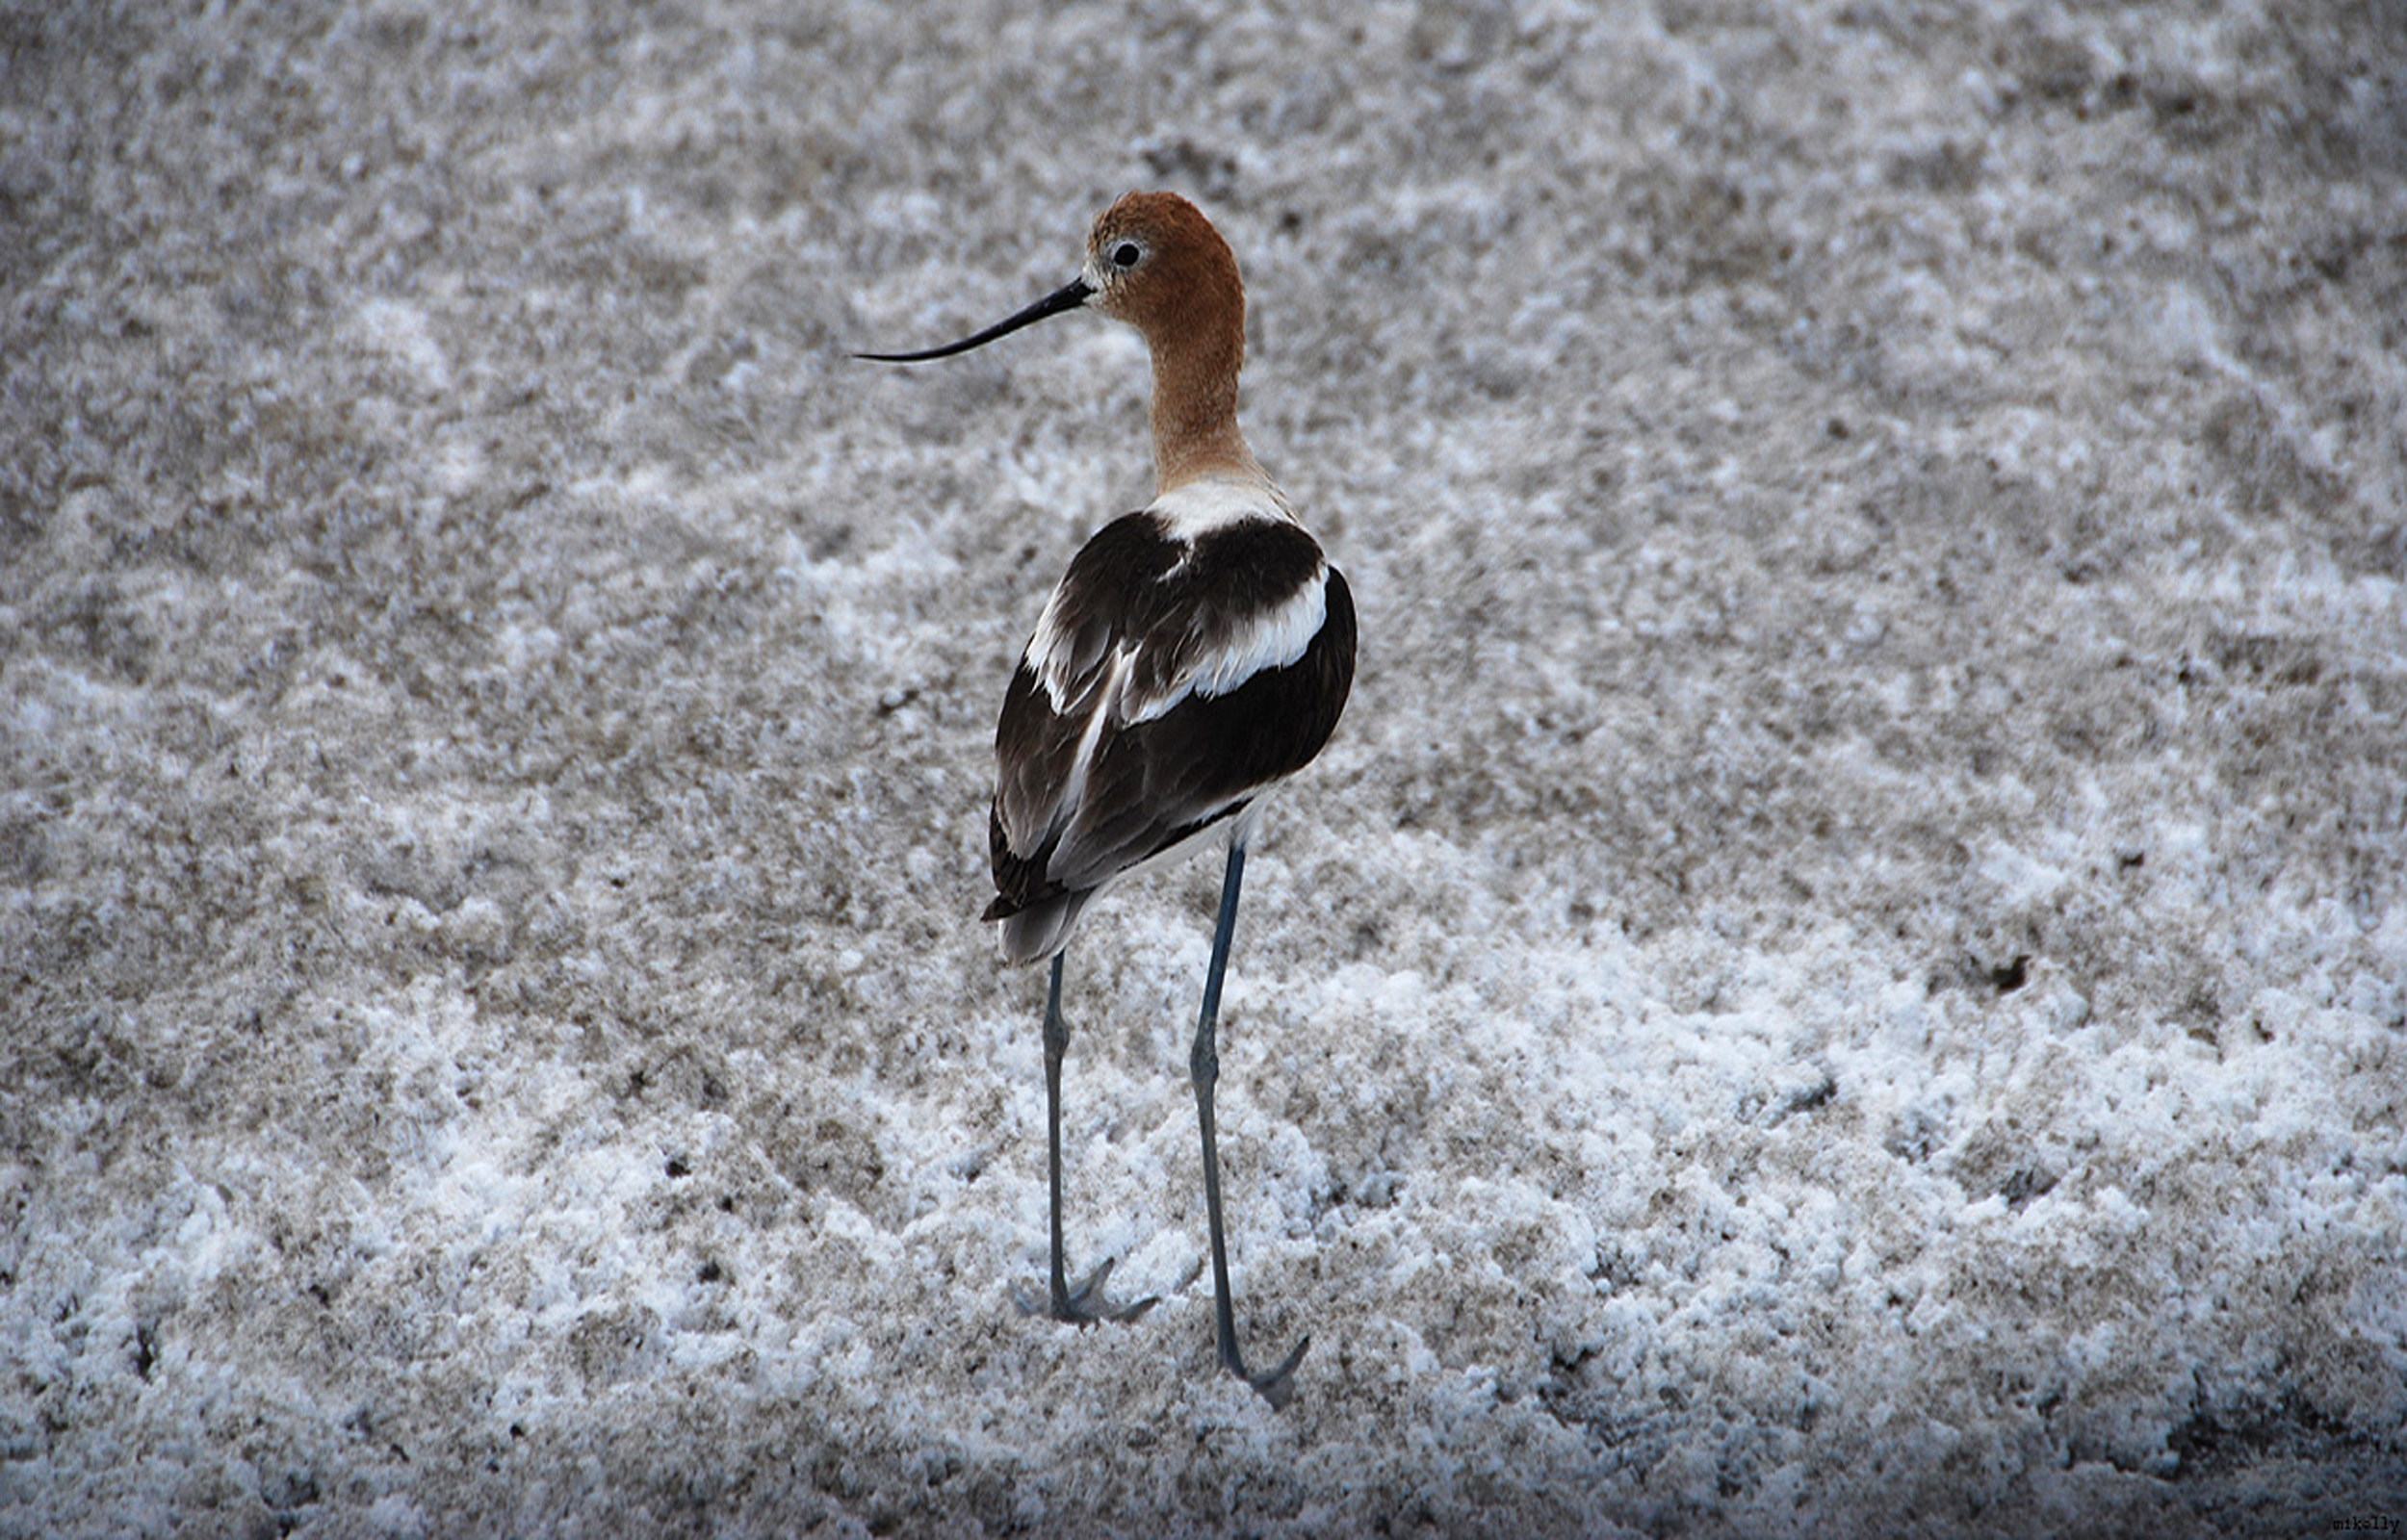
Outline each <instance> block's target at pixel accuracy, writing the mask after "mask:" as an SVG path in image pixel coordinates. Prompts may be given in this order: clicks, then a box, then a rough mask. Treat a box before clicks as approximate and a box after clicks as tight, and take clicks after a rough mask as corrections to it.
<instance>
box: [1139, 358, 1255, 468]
mask: <svg viewBox="0 0 2407 1540" xmlns="http://www.w3.org/2000/svg"><path fill="white" fill-rule="evenodd" d="M1152 354H1153V407H1152V421H1153V480H1154V485H1155V488H1156V490H1158V491H1162V492H1167V491H1169V490H1170V489H1171V488H1173V487H1175V486H1178V485H1180V484H1182V483H1185V482H1188V481H1195V480H1200V479H1203V478H1204V477H1206V476H1215V475H1221V476H1225V475H1231V474H1234V475H1246V476H1260V475H1262V467H1261V464H1260V462H1259V461H1257V460H1255V458H1254V451H1253V449H1250V448H1248V447H1247V445H1246V442H1245V434H1244V433H1243V432H1242V431H1241V430H1240V429H1239V428H1238V426H1237V372H1238V370H1239V369H1241V368H1242V367H1243V366H1244V363H1245V342H1244V338H1243V336H1242V334H1240V335H1238V336H1237V337H1235V338H1234V339H1229V340H1217V341H1216V340H1212V339H1208V338H1206V339H1199V338H1195V337H1193V336H1192V335H1190V336H1187V337H1182V338H1180V339H1178V340H1177V341H1175V342H1161V341H1156V342H1154V343H1153V345H1152Z"/></svg>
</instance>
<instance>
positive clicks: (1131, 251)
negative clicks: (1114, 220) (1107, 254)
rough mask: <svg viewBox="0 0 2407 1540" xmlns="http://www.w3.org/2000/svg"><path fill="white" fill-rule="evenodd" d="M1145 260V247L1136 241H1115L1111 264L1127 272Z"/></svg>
mask: <svg viewBox="0 0 2407 1540" xmlns="http://www.w3.org/2000/svg"><path fill="white" fill-rule="evenodd" d="M1144 260H1145V247H1143V246H1142V245H1139V244H1137V243H1136V242H1134V241H1120V242H1115V243H1114V244H1113V245H1112V249H1111V265H1112V266H1113V267H1115V268H1118V269H1120V270H1121V271H1123V272H1126V271H1127V270H1128V269H1130V268H1133V267H1135V266H1136V265H1137V264H1138V263H1140V262H1143V261H1144Z"/></svg>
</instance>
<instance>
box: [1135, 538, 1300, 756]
mask: <svg viewBox="0 0 2407 1540" xmlns="http://www.w3.org/2000/svg"><path fill="white" fill-rule="evenodd" d="M1328 618H1329V569H1328V568H1327V567H1326V566H1324V567H1323V568H1322V569H1321V570H1320V571H1319V572H1317V573H1315V574H1313V575H1312V580H1311V581H1310V582H1307V583H1306V584H1305V585H1304V586H1303V587H1302V588H1301V589H1299V590H1297V591H1296V593H1295V594H1294V596H1293V597H1291V598H1289V599H1286V600H1284V601H1282V602H1281V603H1279V604H1278V605H1276V606H1274V607H1273V608H1270V609H1266V610H1264V611H1262V612H1261V613H1260V614H1259V615H1256V616H1255V617H1254V618H1253V619H1251V620H1249V621H1248V622H1246V624H1245V625H1243V626H1241V627H1239V628H1238V629H1237V630H1236V631H1235V633H1234V634H1232V635H1231V636H1230V637H1229V640H1228V641H1227V642H1226V643H1224V644H1222V645H1221V646H1219V647H1217V648H1214V649H1213V650H1212V651H1210V652H1208V653H1205V654H1204V655H1202V656H1200V657H1198V658H1197V659H1196V660H1195V664H1194V666H1193V667H1192V668H1190V669H1188V670H1187V671H1185V672H1184V673H1182V674H1181V675H1179V676H1178V678H1177V679H1175V680H1171V681H1170V687H1169V688H1168V689H1166V690H1163V691H1161V692H1160V693H1159V694H1157V695H1156V696H1154V697H1153V698H1152V699H1151V700H1145V701H1129V702H1126V703H1124V704H1123V707H1122V719H1123V720H1124V721H1127V722H1131V723H1135V722H1151V721H1152V720H1153V719H1154V718H1155V717H1158V716H1162V715H1165V714H1166V713H1168V712H1169V711H1170V710H1171V709H1172V708H1174V707H1175V706H1178V703H1179V702H1181V701H1183V700H1185V699H1186V698H1187V697H1188V696H1189V695H1200V696H1203V697H1204V699H1206V700H1209V699H1211V698H1212V697H1213V696H1216V695H1227V694H1228V693H1229V691H1231V690H1234V689H1236V688H1238V687H1239V686H1241V685H1243V684H1244V683H1245V681H1246V680H1250V679H1252V678H1254V676H1255V675H1256V674H1259V673H1262V672H1263V671H1264V670H1266V669H1274V668H1287V667H1290V666H1292V665H1293V664H1294V663H1295V662H1296V661H1297V660H1298V659H1300V658H1302V657H1303V656H1304V655H1305V653H1306V652H1307V650H1309V649H1310V647H1311V645H1312V638H1313V637H1315V636H1318V635H1319V634H1320V630H1321V623H1322V622H1323V621H1325V620H1327V619H1328Z"/></svg>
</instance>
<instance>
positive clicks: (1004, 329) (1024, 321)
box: [852, 278, 1095, 364]
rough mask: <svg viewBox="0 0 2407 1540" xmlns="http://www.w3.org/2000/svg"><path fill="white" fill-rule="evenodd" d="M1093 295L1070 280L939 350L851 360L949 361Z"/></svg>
mask: <svg viewBox="0 0 2407 1540" xmlns="http://www.w3.org/2000/svg"><path fill="white" fill-rule="evenodd" d="M1094 295H1095V291H1094V290H1093V289H1091V288H1089V287H1088V286H1087V281H1086V280H1085V279H1084V278H1073V279H1071V280H1070V282H1069V283H1068V284H1066V285H1064V286H1063V287H1061V288H1059V289H1056V290H1054V291H1053V292H1052V293H1051V294H1049V295H1046V296H1045V297H1044V298H1042V299H1040V300H1038V301H1037V302H1036V303H1035V304H1033V305H1030V306H1029V307H1028V308H1027V309H1025V310H1023V311H1022V312H1020V314H1018V315H1016V316H1013V317H1012V318H1010V319H1009V320H1007V321H996V323H995V324H994V325H992V326H989V327H987V328H986V330H984V331H982V332H980V333H978V334H977V335H976V336H974V337H964V338H963V339H962V340H961V341H959V342H957V343H946V344H945V346H944V347H926V348H922V349H920V350H919V352H916V353H855V354H853V355H852V356H853V357H855V358H866V359H868V360H870V361H871V362H872V363H879V364H917V363H919V362H920V361H922V360H924V359H930V358H950V357H951V356H952V355H953V354H955V353H966V352H968V351H969V350H970V349H971V348H972V347H985V346H986V345H987V344H988V343H991V342H993V341H994V340H995V339H996V338H997V337H1008V336H1009V335H1011V334H1012V333H1013V332H1015V331H1018V330H1019V329H1020V328H1021V327H1022V326H1032V325H1034V324H1035V323H1036V322H1038V321H1043V320H1044V319H1045V318H1046V317H1048V316H1058V315H1060V314H1061V313H1062V312H1063V311H1065V310H1075V309H1077V308H1078V307H1079V306H1080V305H1083V304H1085V303H1086V302H1087V301H1088V300H1089V299H1091V298H1093V297H1094Z"/></svg>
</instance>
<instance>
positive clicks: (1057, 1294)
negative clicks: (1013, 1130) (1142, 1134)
mask: <svg viewBox="0 0 2407 1540" xmlns="http://www.w3.org/2000/svg"><path fill="white" fill-rule="evenodd" d="M1067 950H1068V949H1067V948H1065V949H1064V950H1063V951H1062V952H1056V953H1054V954H1053V977H1052V982H1051V983H1050V984H1049V985H1048V986H1047V987H1046V990H1045V1152H1046V1168H1047V1172H1048V1176H1049V1177H1050V1179H1051V1184H1052V1193H1051V1196H1052V1213H1053V1266H1052V1275H1051V1277H1050V1278H1049V1279H1048V1284H1049V1285H1050V1287H1049V1291H1048V1292H1049V1295H1050V1297H1049V1298H1048V1299H1043V1300H1039V1299H1033V1298H1030V1297H1029V1296H1026V1295H1024V1294H1022V1295H1019V1296H1018V1298H1019V1301H1020V1309H1021V1313H1022V1314H1023V1315H1031V1316H1032V1315H1035V1314H1036V1313H1037V1312H1038V1311H1040V1310H1042V1311H1044V1312H1045V1313H1046V1314H1047V1315H1049V1316H1051V1317H1052V1318H1053V1319H1054V1320H1055V1321H1067V1322H1073V1323H1074V1324H1076V1325H1081V1326H1084V1325H1087V1324H1090V1323H1092V1322H1098V1321H1134V1320H1135V1319H1136V1318H1137V1317H1139V1316H1141V1315H1143V1314H1145V1313H1146V1312H1147V1311H1148V1310H1151V1309H1152V1308H1153V1304H1154V1301H1155V1299H1156V1298H1157V1297H1158V1296H1151V1295H1149V1296H1146V1297H1145V1298H1143V1299H1140V1300H1138V1301H1137V1302H1136V1303H1134V1304H1130V1305H1115V1304H1113V1303H1111V1302H1110V1301H1109V1300H1107V1299H1106V1298H1104V1296H1103V1286H1104V1285H1105V1284H1106V1283H1108V1282H1110V1281H1111V1275H1112V1265H1111V1261H1110V1259H1108V1258H1106V1259H1105V1260H1104V1262H1103V1263H1102V1265H1101V1266H1100V1267H1098V1268H1097V1269H1096V1270H1094V1271H1093V1272H1090V1273H1088V1274H1087V1275H1086V1278H1085V1280H1084V1281H1083V1282H1081V1283H1080V1284H1079V1285H1078V1286H1077V1287H1076V1288H1075V1289H1073V1288H1072V1287H1070V1278H1069V1271H1068V1269H1067V1268H1066V1267H1065V1265H1064V1263H1063V1260H1062V1241H1061V1061H1062V1055H1064V1054H1065V1053H1067V1052H1068V1051H1069V1049H1070V1021H1069V1018H1067V1017H1066V1016H1064V1015H1063V1014H1061V963H1062V958H1063V957H1064V955H1065V954H1066V952H1067Z"/></svg>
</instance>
